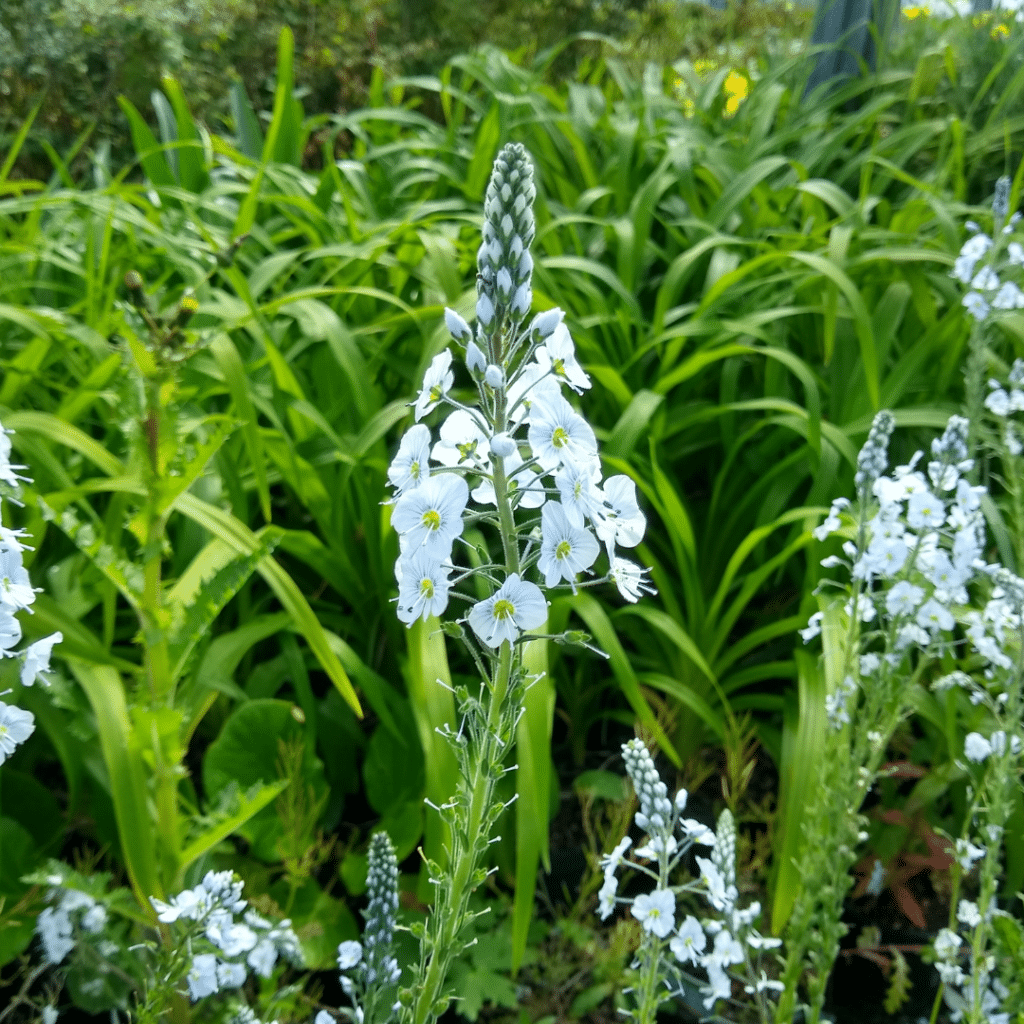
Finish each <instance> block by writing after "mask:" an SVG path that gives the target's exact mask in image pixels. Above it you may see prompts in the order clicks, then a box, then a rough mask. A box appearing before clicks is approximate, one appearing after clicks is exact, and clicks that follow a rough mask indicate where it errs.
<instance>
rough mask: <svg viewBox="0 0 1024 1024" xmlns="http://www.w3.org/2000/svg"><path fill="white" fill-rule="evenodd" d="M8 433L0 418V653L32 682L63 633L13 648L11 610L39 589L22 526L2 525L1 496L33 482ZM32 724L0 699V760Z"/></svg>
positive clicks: (28, 603)
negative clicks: (16, 460)
mask: <svg viewBox="0 0 1024 1024" xmlns="http://www.w3.org/2000/svg"><path fill="white" fill-rule="evenodd" d="M12 433H13V432H12V431H9V430H4V428H3V425H2V424H0V483H2V484H4V485H6V488H7V493H6V494H4V493H3V490H0V658H19V659H20V660H21V671H20V673H19V679H20V681H21V685H22V686H32V685H33V684H34V683H35V682H36V680H39V681H40V682H41V683H44V684H47V683H48V682H49V680H48V679H47V678H46V677H47V675H48V674H49V672H50V655H51V653H52V651H53V648H54V645H55V644H58V643H60V641H61V640H63V639H64V637H63V634H61V633H51V634H50V635H49V636H46V637H43V638H42V639H41V640H36V641H35V643H31V644H29V645H28V646H27V647H26V648H24V649H23V650H20V651H18V650H15V647H16V646H17V644H19V643H20V642H21V637H22V629H21V623H20V622H19V621H18V619H17V617H16V616H17V614H18V613H19V612H25V611H27V612H31V611H32V605H33V604H34V603H35V600H36V594H38V593H39V592H40V591H39V589H38V588H36V587H33V586H32V581H31V580H30V579H29V575H28V570H27V569H26V568H25V565H24V562H23V561H22V554H23V553H24V552H25V551H27V550H29V549H28V548H27V546H26V545H25V544H23V543H22V541H23V539H24V537H25V533H24V531H22V530H12V529H10V528H9V527H5V526H4V525H3V497H5V496H6V497H7V498H8V500H9V501H11V502H13V503H14V504H21V503H20V502H19V501H18V498H17V494H18V488H19V487H20V485H21V484H22V483H31V482H32V481H31V480H30V478H29V477H27V476H22V475H21V474H19V473H18V472H17V470H19V469H25V467H24V466H19V465H14V464H12V462H11V438H10V435H11V434H12ZM8 692H9V691H8ZM5 695H6V694H0V696H5ZM35 727H36V726H35V715H33V714H32V712H31V711H25V710H24V709H23V708H19V707H15V706H13V705H10V704H5V703H4V702H3V701H0V765H2V764H3V763H4V761H6V760H7V759H8V758H9V757H10V756H11V755H12V754H13V753H14V751H15V750H16V749H17V748H18V747H19V746H20V745H21V744H22V743H24V742H25V740H27V739H28V738H29V736H31V735H32V733H33V732H34V731H35Z"/></svg>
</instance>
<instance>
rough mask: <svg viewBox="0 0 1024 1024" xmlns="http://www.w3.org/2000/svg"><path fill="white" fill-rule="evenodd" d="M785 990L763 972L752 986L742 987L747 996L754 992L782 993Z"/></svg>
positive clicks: (780, 984) (784, 987)
mask: <svg viewBox="0 0 1024 1024" xmlns="http://www.w3.org/2000/svg"><path fill="white" fill-rule="evenodd" d="M785 989H786V986H785V985H784V984H783V983H782V982H781V981H772V980H771V979H770V978H769V977H768V975H767V974H765V972H764V971H761V977H760V978H759V979H758V980H757V981H756V982H755V983H754V984H753V985H744V986H743V991H744V992H746V993H747V994H748V995H752V994H753V993H754V992H784V991H785Z"/></svg>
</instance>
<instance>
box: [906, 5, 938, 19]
mask: <svg viewBox="0 0 1024 1024" xmlns="http://www.w3.org/2000/svg"><path fill="white" fill-rule="evenodd" d="M931 13H932V12H931V8H929V7H904V8H903V16H904V17H905V18H906V19H907V21H913V20H914V19H915V18H927V17H928V15H929V14H931Z"/></svg>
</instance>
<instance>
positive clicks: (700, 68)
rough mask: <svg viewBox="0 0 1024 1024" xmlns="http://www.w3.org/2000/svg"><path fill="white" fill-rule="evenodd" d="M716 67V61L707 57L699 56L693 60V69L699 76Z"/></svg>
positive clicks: (708, 72)
mask: <svg viewBox="0 0 1024 1024" xmlns="http://www.w3.org/2000/svg"><path fill="white" fill-rule="evenodd" d="M717 67H718V61H714V60H711V59H710V58H709V57H701V58H699V59H698V60H695V61H694V62H693V70H694V71H696V72H697V74H698V76H700V77H701V78H703V77H704V76H705V75H708V74H710V73H711V72H712V71H714V70H715V69H716V68H717Z"/></svg>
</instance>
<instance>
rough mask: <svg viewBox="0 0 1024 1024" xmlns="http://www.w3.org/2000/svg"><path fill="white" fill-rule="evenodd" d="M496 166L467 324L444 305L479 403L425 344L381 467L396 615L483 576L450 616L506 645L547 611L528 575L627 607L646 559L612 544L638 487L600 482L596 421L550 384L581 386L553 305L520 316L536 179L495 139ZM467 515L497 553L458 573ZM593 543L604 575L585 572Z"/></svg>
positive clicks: (635, 536) (421, 611)
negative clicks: (499, 558)
mask: <svg viewBox="0 0 1024 1024" xmlns="http://www.w3.org/2000/svg"><path fill="white" fill-rule="evenodd" d="M495 173H496V175H497V178H495V179H492V185H491V187H490V188H489V190H488V198H487V200H486V203H485V220H484V230H483V235H484V238H483V244H482V245H481V247H480V251H479V253H478V296H477V306H476V313H477V323H476V326H475V328H474V327H471V326H470V325H469V323H467V322H466V320H465V319H463V317H462V316H461V315H460V314H459V313H458V312H456V311H455V310H454V309H446V310H445V324H446V326H447V329H448V332H449V334H450V335H451V337H452V339H453V341H454V342H455V344H456V345H458V346H460V347H461V348H462V351H463V356H464V361H465V366H466V370H467V371H468V375H469V377H470V379H471V381H472V383H473V385H474V386H475V389H476V393H477V394H476V402H475V403H473V404H466V403H465V402H464V401H461V400H459V399H461V398H462V392H460V391H458V390H455V388H456V377H455V370H454V369H453V365H454V364H453V358H452V352H451V350H450V349H445V350H444V351H442V352H440V353H439V354H437V355H435V356H434V357H433V358H432V360H431V362H430V365H429V366H428V368H427V370H426V373H425V375H424V378H423V385H422V387H421V389H420V391H419V394H418V396H417V398H416V400H415V402H414V403H413V405H414V407H415V408H414V413H415V419H416V424H415V425H414V426H413V427H412V428H411V429H410V430H409V431H408V433H407V434H406V435H405V436H404V437H403V439H402V442H401V445H400V446H399V449H398V453H397V454H396V455H395V458H394V460H393V462H392V463H391V466H390V467H389V469H388V479H389V481H390V483H391V485H392V487H393V488H394V496H393V498H392V503H393V505H394V508H393V511H392V516H391V524H392V526H393V527H394V528H395V531H396V532H397V533H398V535H399V543H400V548H401V557H400V558H399V560H398V562H397V563H396V566H395V576H396V579H397V581H398V586H399V598H398V616H399V618H400V619H401V620H402V621H403V622H405V623H407V624H409V625H411V624H412V623H413V622H415V621H417V620H420V619H422V620H426V619H428V618H429V617H431V616H440V615H442V614H443V613H444V612H445V611H446V610H447V607H448V602H449V599H450V598H452V597H458V598H460V599H462V600H466V601H469V600H470V598H469V597H468V596H466V595H464V594H462V593H460V592H459V590H458V589H457V587H458V584H459V583H460V582H462V581H463V580H465V579H467V578H468V577H469V576H471V575H474V574H483V575H485V576H486V577H487V579H488V580H489V582H490V585H491V587H492V588H493V591H494V592H493V593H492V596H491V597H489V598H487V599H485V600H483V601H478V602H476V603H474V604H473V606H472V607H471V608H470V610H469V612H468V614H466V616H465V618H464V620H463V621H467V622H468V623H469V625H470V626H471V627H472V629H473V632H474V633H475V634H476V636H477V638H478V639H479V640H480V641H481V642H482V643H483V644H484V645H486V646H487V647H489V648H497V647H499V646H500V645H501V644H502V643H503V642H506V641H507V642H509V643H513V644H514V643H515V642H517V641H518V639H519V637H520V636H521V635H522V633H523V631H526V630H530V629H535V628H537V627H538V626H540V625H542V624H543V622H544V620H545V619H546V614H547V612H546V602H545V600H544V597H543V594H542V592H541V590H540V588H539V587H538V586H537V584H536V583H534V582H532V580H531V575H532V572H531V570H532V571H536V573H537V574H539V578H540V579H542V580H543V584H544V586H545V588H547V589H548V590H550V589H552V588H556V587H559V588H561V587H564V588H568V589H571V590H572V591H573V592H575V591H576V590H577V588H578V587H579V586H588V585H591V584H594V583H599V582H612V583H614V584H615V585H616V586H617V588H618V590H619V593H620V594H621V595H622V597H623V598H624V599H625V600H627V601H629V602H636V601H637V600H638V599H639V598H640V596H641V595H642V594H644V593H653V589H654V588H653V587H652V586H651V585H650V583H649V582H648V580H647V577H646V570H645V569H643V568H642V567H641V566H638V565H636V564H635V563H633V562H631V561H629V560H628V559H624V558H622V557H621V556H620V555H619V554H618V552H617V548H631V547H636V546H637V545H638V544H639V543H640V541H641V540H642V539H643V535H644V531H645V529H646V525H647V523H646V518H645V517H644V514H643V513H642V512H641V510H640V507H639V505H638V503H637V499H636V486H635V484H634V483H633V481H632V480H631V479H629V477H626V476H622V475H620V476H613V477H611V478H610V479H608V480H606V481H604V483H603V484H602V475H601V462H600V458H599V455H598V447H597V439H596V437H595V435H594V431H593V428H592V427H591V426H590V424H588V423H587V421H586V420H585V419H584V417H583V416H582V415H581V414H580V413H579V412H578V411H577V410H576V409H575V408H574V407H573V406H572V405H571V404H570V402H569V401H568V400H567V399H566V397H565V395H564V394H563V386H564V387H565V388H566V389H567V390H568V391H569V392H571V393H574V394H581V393H582V392H584V391H585V390H586V389H588V388H589V387H590V386H591V383H590V378H589V377H588V376H587V374H586V372H585V371H584V369H583V367H582V366H581V365H580V363H579V360H578V359H577V355H576V347H575V344H574V342H573V338H572V335H571V333H570V331H569V328H568V327H567V326H566V324H565V323H564V314H563V312H562V311H561V310H560V309H552V310H546V311H545V312H542V313H539V314H537V315H536V316H535V317H534V318H533V319H532V320H531V321H529V323H528V324H526V317H527V315H528V312H529V304H530V299H531V297H532V292H531V291H530V278H531V272H532V266H533V262H532V259H531V258H530V254H529V247H530V242H531V241H532V239H533V232H534V227H533V213H532V202H533V196H534V190H533V183H532V170H531V169H530V166H529V160H528V158H527V157H526V154H525V151H524V150H523V149H522V147H518V146H507V147H506V148H505V149H504V150H503V151H502V153H501V154H500V155H499V157H498V161H497V162H496V165H495ZM524 325H525V326H524ZM456 396H458V397H456ZM442 407H446V408H447V409H448V410H449V412H448V415H447V416H446V418H445V419H444V420H443V421H442V422H441V424H440V427H439V430H438V431H437V433H436V434H435V433H434V432H433V431H432V430H431V429H430V428H429V427H428V426H427V425H426V424H425V423H422V422H420V421H421V420H423V419H424V417H426V416H428V415H429V414H430V413H431V412H432V411H434V410H436V409H439V408H442ZM538 511H539V515H538ZM467 522H474V523H486V524H490V525H492V526H494V527H497V529H498V530H499V532H500V534H501V541H502V551H503V553H504V556H505V558H504V560H503V562H504V564H499V565H483V566H480V567H479V568H473V569H468V570H463V569H461V568H459V566H458V565H457V564H456V563H457V557H456V555H455V554H453V551H454V550H455V545H456V542H457V541H460V540H461V539H462V537H463V533H464V527H465V524H466V523H467ZM538 533H539V536H538ZM602 546H603V549H604V551H605V553H606V555H607V567H606V568H605V569H604V575H602V576H598V577H596V578H593V579H585V577H587V576H593V575H594V572H593V566H594V564H595V563H596V562H597V561H598V558H599V557H600V555H601V549H602ZM602 564H603V563H602ZM453 574H454V578H453Z"/></svg>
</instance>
